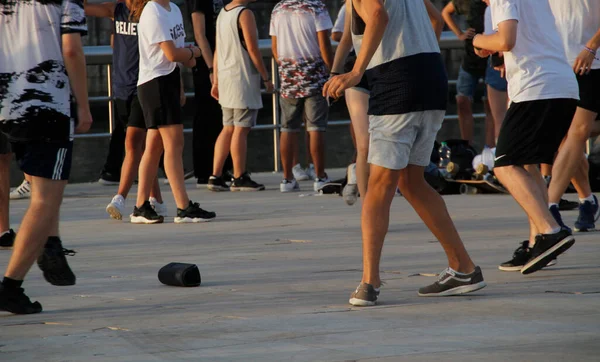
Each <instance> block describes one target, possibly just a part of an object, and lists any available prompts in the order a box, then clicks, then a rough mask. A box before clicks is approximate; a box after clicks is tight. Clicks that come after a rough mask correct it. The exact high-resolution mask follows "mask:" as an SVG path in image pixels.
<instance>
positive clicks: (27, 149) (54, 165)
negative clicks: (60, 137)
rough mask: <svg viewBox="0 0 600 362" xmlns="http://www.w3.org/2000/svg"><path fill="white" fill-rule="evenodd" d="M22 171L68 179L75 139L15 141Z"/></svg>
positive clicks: (49, 177) (15, 151)
mask: <svg viewBox="0 0 600 362" xmlns="http://www.w3.org/2000/svg"><path fill="white" fill-rule="evenodd" d="M12 151H13V152H14V153H15V156H16V158H17V162H18V164H19V167H20V168H21V171H23V172H25V173H26V174H28V175H31V176H36V177H42V178H45V179H50V180H68V179H69V175H70V174H71V161H72V159H73V141H64V142H45V141H28V142H13V143H12Z"/></svg>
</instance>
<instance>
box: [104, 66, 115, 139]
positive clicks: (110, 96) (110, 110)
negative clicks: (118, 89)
mask: <svg viewBox="0 0 600 362" xmlns="http://www.w3.org/2000/svg"><path fill="white" fill-rule="evenodd" d="M106 77H107V78H108V80H107V81H108V132H110V134H112V133H113V130H114V129H115V115H114V113H115V105H114V102H113V92H112V69H111V65H110V64H108V65H107V66H106Z"/></svg>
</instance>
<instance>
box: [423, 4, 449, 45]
mask: <svg viewBox="0 0 600 362" xmlns="http://www.w3.org/2000/svg"><path fill="white" fill-rule="evenodd" d="M423 2H424V3H425V8H426V9H427V15H429V21H431V26H432V27H433V31H434V32H435V36H436V38H437V40H438V41H440V38H441V36H442V31H443V30H444V19H443V18H442V14H441V13H440V11H439V10H438V9H437V8H436V7H435V5H433V4H432V3H431V0H423Z"/></svg>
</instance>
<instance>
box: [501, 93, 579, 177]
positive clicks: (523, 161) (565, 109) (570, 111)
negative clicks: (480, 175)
mask: <svg viewBox="0 0 600 362" xmlns="http://www.w3.org/2000/svg"><path fill="white" fill-rule="evenodd" d="M576 108H577V100H575V99H544V100H538V101H527V102H520V103H512V104H511V105H510V108H509V109H508V111H507V112H506V117H505V118H504V122H502V128H501V129H500V135H499V136H498V143H497V144H496V162H495V167H502V166H511V165H512V166H524V165H536V164H540V163H546V164H549V165H551V164H553V163H554V155H555V154H556V151H558V147H559V146H560V143H561V142H562V140H563V138H564V137H565V135H566V134H567V132H568V131H569V126H571V122H572V121H573V116H574V115H575V110H576Z"/></svg>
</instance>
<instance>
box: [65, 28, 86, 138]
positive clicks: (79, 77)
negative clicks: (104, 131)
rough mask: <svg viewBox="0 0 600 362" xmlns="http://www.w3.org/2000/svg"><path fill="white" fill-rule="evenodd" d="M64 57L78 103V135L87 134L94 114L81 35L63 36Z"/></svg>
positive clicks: (68, 34)
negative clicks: (89, 96)
mask: <svg viewBox="0 0 600 362" xmlns="http://www.w3.org/2000/svg"><path fill="white" fill-rule="evenodd" d="M62 55H63V61H64V63H65V68H66V70H67V76H68V77H69V84H70V85H71V92H72V94H73V96H74V97H75V101H76V102H77V121H78V123H77V128H76V129H75V131H76V132H77V133H85V132H87V131H88V130H89V129H90V127H91V126H92V114H91V112H90V104H89V101H88V90H87V74H86V68H85V55H84V54H83V43H82V42H81V34H79V33H67V34H63V35H62Z"/></svg>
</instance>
